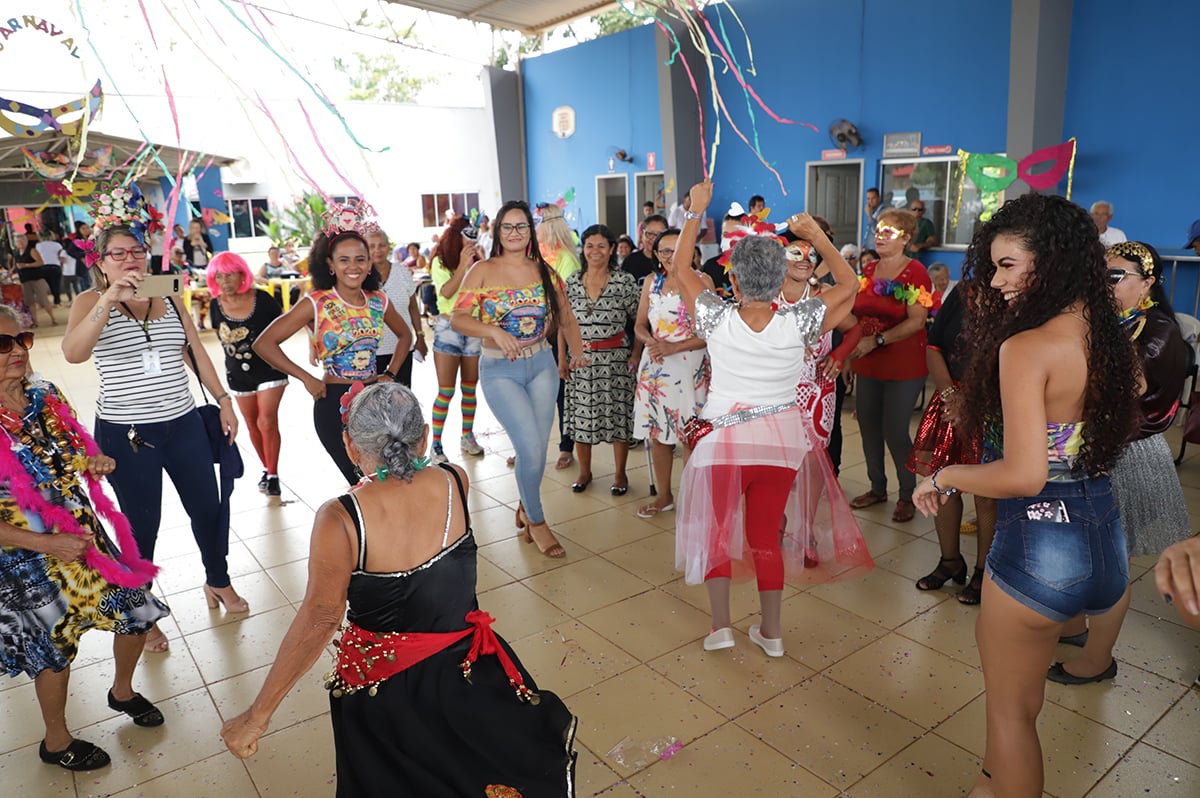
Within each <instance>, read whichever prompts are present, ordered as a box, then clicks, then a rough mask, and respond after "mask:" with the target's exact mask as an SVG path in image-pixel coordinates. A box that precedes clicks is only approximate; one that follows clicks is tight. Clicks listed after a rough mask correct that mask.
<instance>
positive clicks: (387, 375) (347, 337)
mask: <svg viewBox="0 0 1200 798" xmlns="http://www.w3.org/2000/svg"><path fill="white" fill-rule="evenodd" d="M350 213H353V211H351V212H350ZM308 263H309V272H310V274H311V276H312V286H313V291H312V293H310V294H308V295H307V296H306V297H305V299H306V300H308V301H307V302H301V303H299V304H297V305H296V306H295V307H293V308H292V309H291V310H290V311H288V312H287V314H286V315H284V316H281V317H280V318H278V319H276V320H275V322H274V323H272V324H271V326H270V327H268V328H267V329H266V330H264V331H263V332H262V334H261V335H259V336H258V340H257V341H255V342H254V351H255V352H256V353H257V354H258V355H259V356H260V357H261V358H262V359H263V360H265V361H267V363H269V364H270V365H272V366H273V367H275V368H277V369H279V370H280V371H282V372H284V373H285V374H288V375H291V376H293V377H295V378H296V379H298V380H300V381H301V382H303V383H304V387H305V389H306V390H307V391H308V392H309V393H310V394H311V395H312V398H313V400H314V404H313V426H314V427H316V430H317V438H318V439H320V441H321V445H322V446H324V447H325V451H326V452H328V453H329V456H330V457H331V458H332V459H333V462H334V463H335V464H336V465H337V467H338V470H339V471H341V472H342V476H343V477H345V479H346V481H347V482H349V483H351V484H353V483H354V482H357V481H358V474H357V471H356V469H355V467H354V463H353V462H351V460H350V457H349V456H348V455H347V454H346V447H345V445H344V444H343V443H342V419H341V404H340V403H341V399H342V396H344V395H345V393H346V392H347V391H349V390H350V386H351V385H353V384H354V383H356V382H365V383H372V382H375V380H376V379H377V378H378V379H395V377H396V375H395V373H394V372H384V373H383V374H380V375H378V377H377V376H376V369H375V354H376V352H377V350H378V348H379V341H380V339H381V338H382V337H383V330H384V326H385V325H386V326H387V328H388V329H390V330H391V331H392V332H394V333H395V334H396V338H397V343H396V349H395V351H393V352H392V353H391V354H392V362H393V363H396V364H399V363H402V362H404V356H405V355H406V354H407V353H408V350H409V346H410V344H411V343H412V333H411V332H409V329H408V325H406V324H405V323H404V319H403V318H401V316H400V313H399V312H398V311H397V310H396V308H394V307H392V305H391V304H390V303H389V302H388V300H387V295H386V294H384V293H383V292H382V291H380V290H379V275H378V274H377V273H376V272H375V270H374V269H372V268H371V261H370V256H369V254H368V247H367V241H366V239H365V238H364V237H363V236H362V234H361V233H360V232H359V231H358V230H357V229H335V230H333V231H332V232H329V233H321V234H320V235H319V236H317V238H316V240H315V241H313V245H312V250H311V251H310V252H309V255H308ZM305 327H307V328H308V329H309V331H310V334H311V340H312V346H313V351H314V352H315V354H316V357H317V359H318V360H319V361H320V363H321V366H322V370H323V372H324V375H323V378H317V377H314V376H313V375H312V374H310V373H309V372H308V371H307V370H306V369H305V368H304V367H302V366H300V365H299V364H297V363H296V362H295V361H293V360H292V359H291V358H289V357H288V356H287V355H285V354H284V352H283V349H282V348H281V345H282V343H283V342H284V341H286V340H287V339H288V338H291V337H292V335H294V334H295V333H297V332H299V331H300V330H301V329H303V328H305Z"/></svg>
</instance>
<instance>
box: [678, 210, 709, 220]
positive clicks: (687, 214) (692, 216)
mask: <svg viewBox="0 0 1200 798" xmlns="http://www.w3.org/2000/svg"><path fill="white" fill-rule="evenodd" d="M683 218H684V221H687V220H689V219H702V218H704V217H703V215H702V214H699V213H692V212H691V211H689V210H685V211H684V212H683Z"/></svg>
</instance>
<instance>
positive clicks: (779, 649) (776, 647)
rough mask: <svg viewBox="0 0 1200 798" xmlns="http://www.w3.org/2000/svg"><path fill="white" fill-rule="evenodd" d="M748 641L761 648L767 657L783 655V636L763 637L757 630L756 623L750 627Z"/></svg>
mask: <svg viewBox="0 0 1200 798" xmlns="http://www.w3.org/2000/svg"><path fill="white" fill-rule="evenodd" d="M750 641H751V642H752V643H754V644H755V645H756V646H758V647H759V648H761V649H762V650H763V652H764V653H766V655H767V656H768V657H782V656H783V638H782V637H776V638H772V637H763V636H762V633H761V632H759V631H758V624H754V625H753V626H751V627H750Z"/></svg>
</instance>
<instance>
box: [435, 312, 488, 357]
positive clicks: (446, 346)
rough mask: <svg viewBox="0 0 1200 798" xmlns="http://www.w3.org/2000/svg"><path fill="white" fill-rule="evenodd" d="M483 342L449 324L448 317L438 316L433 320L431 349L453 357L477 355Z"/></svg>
mask: <svg viewBox="0 0 1200 798" xmlns="http://www.w3.org/2000/svg"><path fill="white" fill-rule="evenodd" d="M482 345H483V342H482V341H481V340H479V339H478V338H472V337H471V336H469V335H463V334H462V333H460V332H458V331H457V330H455V329H454V328H453V327H451V326H450V319H449V318H448V317H446V316H438V317H437V319H435V320H434V322H433V351H434V352H441V353H442V354H443V355H451V356H453V357H479V352H480V349H481V347H482Z"/></svg>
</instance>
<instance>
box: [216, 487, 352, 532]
mask: <svg viewBox="0 0 1200 798" xmlns="http://www.w3.org/2000/svg"><path fill="white" fill-rule="evenodd" d="M313 495H315V496H318V497H319V499H318V500H317V504H318V505H320V504H321V503H323V502H324V501H325V500H326V499H327V498H332V497H333V496H335V495H337V489H336V488H333V486H331V485H325V486H324V489H323V490H322V491H321V492H319V493H314V494H313ZM314 515H315V513H314V511H313V508H311V507H309V506H308V505H307V504H304V503H302V502H296V503H294V504H286V505H283V506H282V507H278V506H272V507H259V508H257V509H253V510H245V511H243V512H240V513H233V514H232V515H231V516H230V517H229V525H230V527H231V528H232V529H233V531H234V532H236V533H237V536H238V537H239V538H240V539H242V540H249V539H250V538H256V537H258V536H260V535H266V534H268V533H270V532H279V531H282V530H284V529H299V530H301V531H300V532H299V533H298V535H299V536H300V537H302V538H304V539H305V540H307V539H308V538H309V533H311V532H312V524H313V516H314Z"/></svg>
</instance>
